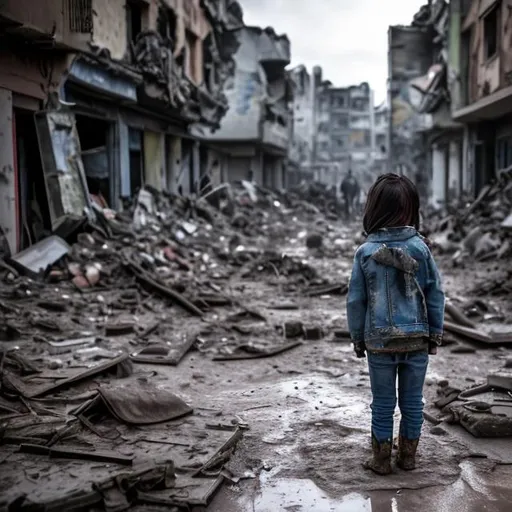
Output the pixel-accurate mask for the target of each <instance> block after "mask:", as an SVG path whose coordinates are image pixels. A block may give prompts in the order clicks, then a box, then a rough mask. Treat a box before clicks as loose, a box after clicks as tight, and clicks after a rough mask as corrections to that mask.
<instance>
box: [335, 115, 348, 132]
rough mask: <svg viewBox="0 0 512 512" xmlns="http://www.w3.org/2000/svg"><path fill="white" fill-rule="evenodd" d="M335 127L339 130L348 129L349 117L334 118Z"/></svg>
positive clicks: (339, 116) (338, 116)
mask: <svg viewBox="0 0 512 512" xmlns="http://www.w3.org/2000/svg"><path fill="white" fill-rule="evenodd" d="M334 125H335V127H336V128H338V129H345V128H348V116H347V115H337V116H336V117H335V118H334Z"/></svg>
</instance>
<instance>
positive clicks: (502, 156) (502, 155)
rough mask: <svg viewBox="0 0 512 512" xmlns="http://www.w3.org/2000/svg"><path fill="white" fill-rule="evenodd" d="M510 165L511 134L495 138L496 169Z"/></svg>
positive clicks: (511, 150)
mask: <svg viewBox="0 0 512 512" xmlns="http://www.w3.org/2000/svg"><path fill="white" fill-rule="evenodd" d="M511 166H512V136H510V135H509V136H506V137H501V138H499V139H497V140H496V170H497V171H500V170H501V169H507V168H509V167H511Z"/></svg>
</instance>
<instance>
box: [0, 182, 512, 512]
mask: <svg viewBox="0 0 512 512" xmlns="http://www.w3.org/2000/svg"><path fill="white" fill-rule="evenodd" d="M235 190H236V192H235V196H236V201H235V211H236V213H234V214H233V211H232V208H233V206H232V205H231V207H230V206H229V204H228V205H224V206H223V207H222V208H223V211H230V216H228V217H226V215H225V214H222V215H220V216H219V215H218V214H217V213H216V211H217V210H216V209H215V208H213V207H212V206H209V205H208V204H207V203H206V202H204V201H203V200H201V201H200V202H198V203H197V204H196V205H194V204H192V203H189V202H188V201H185V202H184V203H183V204H181V206H180V203H179V202H178V203H175V204H174V206H173V207H172V208H171V209H169V207H168V206H167V207H166V206H165V205H166V204H167V203H165V201H163V199H162V198H158V197H156V196H155V198H153V199H152V196H151V194H149V195H148V194H146V195H144V194H141V196H139V202H138V203H137V204H135V205H134V208H133V209H132V210H131V211H132V213H131V215H132V216H133V222H132V221H130V223H129V224H127V223H126V218H128V217H127V214H126V213H125V214H118V215H117V216H116V218H117V221H116V220H113V219H111V220H108V219H107V218H105V225H106V226H109V229H111V230H116V232H117V234H113V235H112V236H111V237H107V238H105V237H104V235H101V234H100V233H99V232H93V233H92V234H91V233H87V234H86V233H83V234H81V235H79V237H78V239H79V240H78V242H77V243H76V244H74V245H73V247H72V248H71V250H70V252H69V253H68V254H67V255H66V256H65V257H64V259H63V260H60V263H59V262H57V263H55V264H54V265H53V267H52V270H51V271H50V272H49V273H48V272H46V274H45V276H46V277H45V278H44V280H41V279H40V278H38V279H36V278H33V279H28V278H27V277H24V276H23V272H21V271H20V272H18V271H17V270H16V269H14V268H12V269H9V266H8V265H7V266H6V267H5V271H4V272H3V281H2V282H3V287H2V299H1V301H0V307H1V311H2V315H3V318H4V322H3V326H4V327H3V328H2V339H3V341H2V346H3V356H2V377H3V385H2V397H1V400H2V402H1V406H2V426H3V428H2V440H3V443H2V446H1V447H0V463H1V465H0V468H1V473H0V474H1V485H0V486H1V489H2V495H1V497H2V504H3V508H2V510H35V509H34V508H31V507H33V506H34V504H40V505H42V504H44V506H45V508H44V510H57V509H58V508H59V507H60V509H61V510H62V509H64V510H108V511H110V510H112V511H113V510H127V509H128V508H130V509H133V510H141V511H142V510H144V511H153V510H169V509H171V510H172V507H176V510H181V509H182V508H183V510H186V509H187V508H186V507H191V508H193V509H194V510H201V509H204V507H207V509H208V510H209V511H214V512H231V511H232V512H245V511H247V512H254V511H256V512H276V511H297V512H298V511H316V512H324V511H326V512H327V511H340V512H343V511H353V512H359V511H361V512H363V511H372V512H376V511H377V512H378V511H393V512H394V511H397V510H398V511H409V510H418V511H423V510H424V511H430V510H448V509H451V510H457V511H461V512H466V511H467V512H472V511H475V512H476V511H481V510H487V511H491V512H494V511H495V512H501V511H503V512H504V511H506V510H508V509H509V503H510V500H512V490H511V489H510V486H509V485H508V484H507V482H510V479H511V477H512V446H511V443H510V441H509V439H510V438H509V437H508V438H507V437H503V436H506V435H510V434H509V433H508V434H507V433H506V432H509V431H510V412H509V409H507V407H510V406H509V395H510V392H509V393H508V395H507V392H506V390H505V391H504V392H503V391H502V392H501V394H500V396H499V397H498V398H496V397H494V398H496V400H497V401H498V402H500V403H501V409H500V411H499V413H497V414H491V413H492V412H493V411H488V414H487V415H486V414H483V413H480V412H481V411H476V412H477V413H479V414H480V415H479V416H478V418H479V419H481V417H482V416H485V417H486V418H491V419H490V420H489V421H490V424H491V430H492V429H493V428H494V429H495V430H496V428H497V427H495V426H494V423H493V421H495V418H501V420H502V422H503V423H502V424H500V426H499V429H501V430H500V432H502V433H501V434H500V433H495V434H493V435H494V436H497V437H498V438H496V439H482V438H478V437H475V436H473V435H471V434H469V433H468V432H467V431H466V430H465V429H463V428H462V427H461V425H458V424H457V423H458V421H455V420H453V418H452V419H451V420H448V421H444V420H446V418H447V416H446V414H445V413H446V410H443V412H442V411H440V410H439V409H436V407H435V406H434V403H435V402H436V401H437V400H438V399H439V397H441V398H443V397H445V398H446V396H447V394H448V395H449V394H450V393H452V395H451V398H450V399H448V400H447V401H446V404H448V405H450V403H451V402H453V401H454V400H456V399H457V397H458V395H459V393H460V391H461V390H465V389H467V388H470V387H472V386H475V385H476V384H481V383H484V382H485V381H486V378H487V375H488V373H489V372H491V371H494V370H499V369H501V368H503V367H504V366H510V358H509V354H510V352H508V350H507V349H506V348H504V347H503V343H500V344H498V345H499V346H495V347H494V348H488V347H486V344H485V343H476V342H474V341H473V342H472V341H470V338H469V337H468V336H465V337H461V336H457V335H454V334H451V333H450V334H447V336H446V338H447V343H448V345H447V346H445V347H442V348H441V350H440V352H439V354H438V355H437V356H432V357H431V364H430V370H429V376H428V379H427V388H426V411H427V419H428V421H426V422H425V426H424V436H423V439H422V442H421V449H420V457H421V459H420V460H421V464H420V467H419V468H418V469H417V470H416V471H414V472H412V473H404V472H400V471H397V472H396V473H395V474H394V475H392V476H390V477H386V478H383V477H376V476H375V475H373V474H372V473H369V472H367V471H365V470H364V469H363V468H362V467H361V462H362V461H363V460H364V459H365V457H366V456H367V455H368V452H369V433H370V431H369V427H370V414H369V413H370V411H369V400H370V393H369V378H368V372H367V368H366V362H365V361H364V360H358V359H356V358H355V356H354V355H353V353H352V348H351V345H350V342H349V339H348V338H347V332H346V328H347V327H346V316H345V292H346V283H347V279H348V275H349V272H350V268H351V263H352V255H353V252H354V250H355V248H356V246H357V241H358V240H360V234H359V224H358V223H346V222H344V221H343V220H341V219H337V216H336V214H335V213H333V212H334V210H332V208H333V206H332V204H333V203H332V199H328V196H323V199H322V201H319V200H318V197H317V198H316V199H315V201H316V203H317V204H319V205H322V208H323V212H321V211H320V210H318V209H317V208H316V207H314V206H312V205H311V203H308V202H306V201H303V200H301V199H300V197H298V196H293V195H289V196H286V197H284V196H283V197H279V196H276V195H271V194H270V195H269V194H268V193H266V195H263V196H262V195H261V194H260V193H259V192H258V193H257V191H256V190H254V189H253V188H251V187H249V186H248V185H245V186H244V187H241V188H239V189H235ZM251 198H252V199H251ZM290 198H292V199H290ZM152 201H154V202H152ZM255 201H256V203H255ZM330 201H331V202H330ZM142 203H144V204H145V205H146V206H145V208H143V209H141V204H142ZM253 203H254V204H253ZM255 204H257V207H256V208H255ZM329 204H330V205H331V206H329ZM157 205H158V206H159V209H158V208H157ZM187 205H188V206H187ZM166 208H167V209H166ZM222 208H221V209H222ZM230 208H231V209H230ZM198 213H200V215H199V216H198ZM123 217H124V219H125V222H124V224H123V223H122V222H121V221H122V219H123ZM205 218H206V220H205ZM186 219H188V220H186ZM228 221H229V222H228ZM130 233H131V234H130ZM132 237H134V238H132ZM173 240H174V241H173ZM176 241H180V243H176ZM48 254H51V253H48V252H46V253H45V252H44V251H41V250H40V249H39V252H37V250H36V252H35V253H32V256H33V258H38V257H39V258H44V257H47V256H48ZM33 258H30V257H28V256H25V257H24V259H23V258H21V259H19V261H18V264H19V266H18V268H19V269H25V270H27V267H23V265H22V263H23V264H24V265H30V264H32V266H33V265H34V259H33ZM39 261H40V260H39ZM439 261H440V265H441V269H442V270H443V276H444V279H445V283H446V289H447V292H448V295H449V297H450V298H451V299H452V303H453V304H455V305H459V306H460V310H461V311H462V309H464V308H465V307H464V304H470V303H471V299H473V298H474V297H473V295H472V294H474V293H475V291H474V289H475V286H476V287H477V288H478V283H481V282H489V276H491V275H492V276H495V275H499V269H500V268H501V271H502V272H506V271H507V267H506V261H505V262H503V263H502V262H496V261H492V262H491V263H485V262H472V263H468V261H473V260H471V259H469V260H466V263H465V267H464V268H461V267H460V266H459V267H454V266H453V262H452V257H451V256H449V255H440V256H439ZM92 262H94V263H92ZM91 265H92V267H91ZM4 266H5V264H4ZM93 268H94V269H96V270H97V272H94V271H93ZM468 276H471V279H469V278H468ZM507 299H509V297H507V296H506V295H503V294H498V295H495V296H487V297H484V302H485V303H486V305H487V308H488V311H489V312H493V314H491V313H488V314H487V315H486V316H485V322H486V325H485V328H486V329H487V330H489V329H498V328H499V329H501V330H502V331H503V332H506V331H507V329H510V325H509V324H508V325H507V323H506V320H507V319H506V316H504V315H503V314H504V313H506V311H507V310H508V309H509V308H510V303H509V302H507ZM469 309H471V308H469ZM465 310H466V311H468V308H467V307H466V308H465ZM463 316H464V315H463ZM464 318H465V316H464ZM452 320H454V319H452ZM459 320H460V319H459ZM454 321H455V320H454ZM463 321H466V322H468V321H469V320H467V319H466V320H463ZM459 323H460V322H459ZM457 325H459V324H457ZM479 328H481V327H479ZM470 334H471V333H470ZM507 358H508V360H507ZM506 386H507V384H505V385H504V387H505V388H506ZM454 390H455V395H453V391H454ZM441 391H443V393H444V395H443V394H440V392H441ZM447 392H449V393H447ZM488 394H489V393H488ZM490 394H492V393H490ZM494 398H493V397H491V398H489V397H488V396H487V397H484V398H481V399H480V400H481V401H487V402H493V400H494ZM474 400H477V399H476V398H475V399H474ZM455 403H457V402H455ZM471 403H472V404H475V403H477V402H474V401H473V402H471ZM466 405H467V404H466ZM500 414H501V416H499V415H500ZM484 420H485V418H484ZM460 421H463V420H460ZM496 421H497V420H496ZM507 422H508V423H507ZM476 424H477V427H473V428H476V429H478V428H481V427H479V426H478V425H481V423H478V422H477V423H476ZM483 424H484V426H485V421H484V422H483ZM496 424H497V423H496ZM482 428H483V427H482ZM507 429H508V430H507ZM503 432H505V434H503ZM500 436H501V437H500ZM194 507H196V508H194ZM37 510H39V508H38V509H37ZM41 510H43V509H41Z"/></svg>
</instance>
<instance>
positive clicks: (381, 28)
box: [241, 0, 427, 104]
mask: <svg viewBox="0 0 512 512" xmlns="http://www.w3.org/2000/svg"><path fill="white" fill-rule="evenodd" d="M426 3H427V1H426V0H423V1H421V0H389V1H387V2H386V1H384V0H241V4H242V6H243V8H244V20H245V23H246V24H247V25H257V26H261V27H266V26H272V27H274V29H275V30H276V32H277V33H279V34H280V33H286V34H287V35H288V38H289V39H290V41H291V43H292V59H293V61H292V65H293V66H296V65H298V64H305V65H306V66H307V67H308V69H309V71H311V67H312V66H314V65H320V66H322V68H323V71H324V78H325V79H328V80H331V82H333V84H334V85H336V86H339V87H342V86H346V85H354V84H360V83H361V82H365V81H366V82H369V84H370V87H371V88H372V89H374V90H375V103H376V104H378V103H380V102H382V101H384V100H385V98H386V79H387V31H388V26H389V25H408V24H410V23H411V21H412V17H413V15H414V14H415V13H416V12H417V11H418V10H419V8H420V7H421V6H422V5H424V4H426Z"/></svg>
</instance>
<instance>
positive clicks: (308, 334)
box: [304, 327, 325, 341]
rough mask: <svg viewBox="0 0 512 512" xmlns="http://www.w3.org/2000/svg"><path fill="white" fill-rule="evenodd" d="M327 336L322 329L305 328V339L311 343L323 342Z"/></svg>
mask: <svg viewBox="0 0 512 512" xmlns="http://www.w3.org/2000/svg"><path fill="white" fill-rule="evenodd" d="M324 336H325V333H324V330H323V329H322V328H321V327H304V339H306V340H310V341H318V340H321V339H322V338H323V337H324Z"/></svg>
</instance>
